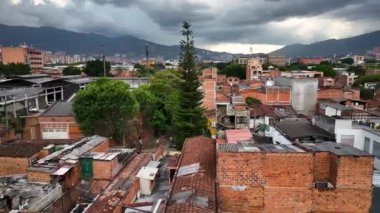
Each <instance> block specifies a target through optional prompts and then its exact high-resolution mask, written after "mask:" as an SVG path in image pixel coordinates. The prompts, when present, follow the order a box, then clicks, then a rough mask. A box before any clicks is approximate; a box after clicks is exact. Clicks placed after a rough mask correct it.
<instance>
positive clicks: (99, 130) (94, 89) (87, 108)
mask: <svg viewBox="0 0 380 213" xmlns="http://www.w3.org/2000/svg"><path fill="white" fill-rule="evenodd" d="M137 109H138V104H137V102H136V100H135V97H134V96H133V95H132V93H131V92H130V87H129V85H128V84H127V83H125V82H123V81H120V80H110V79H106V78H101V79H98V80H96V81H94V82H92V83H90V84H89V85H88V86H87V87H86V89H85V90H82V91H80V92H79V93H78V94H77V96H76V97H75V100H74V103H73V111H74V114H75V119H76V121H77V122H78V123H79V125H80V128H81V130H82V132H83V133H84V134H85V135H92V134H98V135H102V136H106V137H113V138H114V139H116V140H117V141H121V140H122V137H123V135H124V133H125V131H126V127H127V123H128V121H129V120H131V119H132V118H133V116H134V115H135V112H137Z"/></svg>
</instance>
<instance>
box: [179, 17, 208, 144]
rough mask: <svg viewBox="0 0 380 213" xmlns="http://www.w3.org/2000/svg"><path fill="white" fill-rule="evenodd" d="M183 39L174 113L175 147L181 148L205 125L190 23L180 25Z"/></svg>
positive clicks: (201, 130)
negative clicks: (176, 106) (176, 105)
mask: <svg viewBox="0 0 380 213" xmlns="http://www.w3.org/2000/svg"><path fill="white" fill-rule="evenodd" d="M182 36H183V40H182V41H181V42H180V63H179V68H180V78H181V81H180V83H179V88H180V90H179V108H178V110H177V112H176V114H175V126H176V130H177V132H176V133H177V135H176V143H177V148H178V149H181V148H182V145H183V143H184V141H185V139H186V138H188V137H191V136H195V135H200V134H202V133H203V132H204V130H205V127H206V119H205V118H204V116H203V112H204V109H203V108H202V106H201V105H202V99H203V91H202V90H200V89H199V88H200V87H201V82H200V81H199V79H198V74H199V71H198V70H196V56H195V48H194V37H193V31H192V30H191V25H190V24H189V23H188V22H184V23H183V25H182Z"/></svg>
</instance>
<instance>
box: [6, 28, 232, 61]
mask: <svg viewBox="0 0 380 213" xmlns="http://www.w3.org/2000/svg"><path fill="white" fill-rule="evenodd" d="M23 43H26V44H28V45H32V46H33V47H35V48H39V49H43V50H47V51H53V52H59V51H62V52H65V53H67V54H87V55H95V54H97V55H99V54H102V53H103V51H104V53H105V54H106V55H113V54H116V53H120V54H126V56H127V57H129V58H141V57H145V45H146V44H149V56H152V57H160V56H161V57H164V58H165V59H175V58H178V56H179V46H178V45H173V46H166V45H161V44H156V43H153V42H150V41H147V40H144V39H139V38H136V37H134V36H129V35H126V36H120V37H108V36H104V35H100V34H95V33H78V32H72V31H67V30H61V29H57V28H53V27H25V26H8V25H3V24H0V46H1V45H2V46H18V45H20V44H23ZM178 43H179V42H178ZM102 45H104V47H103V46H102ZM196 51H197V55H198V57H199V58H201V59H212V60H230V59H232V57H233V54H231V53H226V52H213V51H209V50H205V49H198V48H197V49H196Z"/></svg>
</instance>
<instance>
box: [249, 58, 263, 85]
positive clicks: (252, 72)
mask: <svg viewBox="0 0 380 213" xmlns="http://www.w3.org/2000/svg"><path fill="white" fill-rule="evenodd" d="M262 72H263V66H262V63H261V61H260V59H259V58H250V59H248V60H247V66H246V79H247V80H249V81H251V80H253V79H259V78H260V75H261V73H262Z"/></svg>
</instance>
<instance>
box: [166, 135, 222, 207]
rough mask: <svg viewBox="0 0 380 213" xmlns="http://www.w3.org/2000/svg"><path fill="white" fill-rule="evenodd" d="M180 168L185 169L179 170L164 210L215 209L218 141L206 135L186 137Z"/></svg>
mask: <svg viewBox="0 0 380 213" xmlns="http://www.w3.org/2000/svg"><path fill="white" fill-rule="evenodd" d="M198 163H199V167H198ZM181 168H183V169H182V170H186V172H184V173H183V175H181V176H178V172H177V173H176V175H175V178H174V180H173V184H172V186H171V190H170V196H169V201H168V204H167V206H166V208H165V212H216V211H217V207H216V183H215V179H216V177H215V141H214V140H213V139H211V138H208V137H204V136H197V137H192V138H188V139H186V141H185V144H184V146H183V149H182V156H181V159H180V162H179V170H181Z"/></svg>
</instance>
